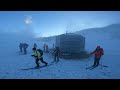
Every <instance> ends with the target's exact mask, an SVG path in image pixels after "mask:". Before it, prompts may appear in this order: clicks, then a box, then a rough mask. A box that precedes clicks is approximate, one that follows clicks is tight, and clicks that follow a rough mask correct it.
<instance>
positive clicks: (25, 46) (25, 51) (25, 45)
mask: <svg viewBox="0 0 120 90" xmlns="http://www.w3.org/2000/svg"><path fill="white" fill-rule="evenodd" d="M28 46H29V45H28V44H26V43H23V50H24V54H26V53H27V48H28Z"/></svg>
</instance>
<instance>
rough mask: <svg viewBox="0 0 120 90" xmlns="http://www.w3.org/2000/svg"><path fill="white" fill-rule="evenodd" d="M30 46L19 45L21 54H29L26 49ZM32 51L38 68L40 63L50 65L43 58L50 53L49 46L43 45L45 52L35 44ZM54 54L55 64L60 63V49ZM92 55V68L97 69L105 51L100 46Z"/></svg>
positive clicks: (55, 49)
mask: <svg viewBox="0 0 120 90" xmlns="http://www.w3.org/2000/svg"><path fill="white" fill-rule="evenodd" d="M28 46H29V45H28V44H26V43H20V44H19V48H20V52H22V51H24V54H26V53H27V50H26V49H27V48H28ZM22 48H23V50H22ZM53 48H54V47H53ZM32 50H33V53H34V54H33V55H31V56H32V57H34V58H35V63H36V68H37V67H40V66H39V63H38V62H39V61H41V62H42V63H44V64H45V65H48V63H47V62H45V61H44V59H43V57H42V55H43V52H45V53H49V51H48V45H47V44H46V43H45V44H44V45H43V51H42V50H41V49H37V44H36V43H34V45H33V48H32ZM53 54H54V61H53V62H56V63H58V62H59V56H60V49H59V47H55V48H54V51H53ZM92 54H94V63H93V65H92V66H91V67H97V66H98V65H99V64H100V63H99V62H100V59H101V57H102V56H103V55H104V50H103V48H101V47H100V46H97V47H96V49H95V50H94V51H93V52H91V53H90V54H89V55H92Z"/></svg>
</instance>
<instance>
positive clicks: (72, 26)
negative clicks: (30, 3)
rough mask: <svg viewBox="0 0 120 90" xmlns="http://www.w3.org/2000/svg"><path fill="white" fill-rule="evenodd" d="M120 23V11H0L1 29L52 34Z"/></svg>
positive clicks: (42, 34) (39, 34)
mask: <svg viewBox="0 0 120 90" xmlns="http://www.w3.org/2000/svg"><path fill="white" fill-rule="evenodd" d="M113 23H120V11H0V30H1V31H8V32H17V31H22V30H25V29H28V30H29V31H30V30H31V31H32V32H34V33H35V35H36V36H52V35H58V34H62V33H65V32H66V31H68V32H73V31H78V30H82V29H87V28H94V27H104V26H107V25H110V24H113Z"/></svg>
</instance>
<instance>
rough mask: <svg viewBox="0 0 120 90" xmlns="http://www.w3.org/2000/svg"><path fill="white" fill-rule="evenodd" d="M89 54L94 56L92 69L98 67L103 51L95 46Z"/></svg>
mask: <svg viewBox="0 0 120 90" xmlns="http://www.w3.org/2000/svg"><path fill="white" fill-rule="evenodd" d="M90 54H94V64H93V66H92V67H94V66H95V67H96V66H98V65H99V61H100V59H101V57H102V55H104V50H103V48H101V47H100V46H97V48H96V49H95V50H94V51H93V52H92V53H90Z"/></svg>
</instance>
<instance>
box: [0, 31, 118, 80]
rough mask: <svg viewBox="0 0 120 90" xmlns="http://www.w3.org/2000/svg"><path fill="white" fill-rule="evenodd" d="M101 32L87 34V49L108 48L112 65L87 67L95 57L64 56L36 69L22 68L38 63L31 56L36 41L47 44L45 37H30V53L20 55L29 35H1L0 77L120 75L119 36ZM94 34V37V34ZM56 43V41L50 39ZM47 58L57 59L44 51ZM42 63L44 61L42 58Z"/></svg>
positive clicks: (107, 61) (105, 59) (106, 61)
mask: <svg viewBox="0 0 120 90" xmlns="http://www.w3.org/2000/svg"><path fill="white" fill-rule="evenodd" d="M96 34H97V33H91V34H90V33H89V34H87V35H86V37H87V38H86V50H88V51H92V50H94V49H95V47H96V45H98V44H99V45H101V46H102V47H103V48H104V49H105V55H104V56H103V58H102V59H101V60H102V64H103V65H107V66H109V67H103V68H101V66H99V67H97V68H95V69H93V70H86V69H85V68H86V67H89V66H91V65H92V64H93V57H91V58H89V59H83V60H65V59H60V62H58V63H57V64H53V65H51V66H48V67H44V68H41V69H34V70H20V69H22V68H29V67H34V66H35V60H34V58H33V57H31V54H32V53H33V52H32V50H31V48H32V46H33V44H34V42H36V43H37V45H38V47H39V48H43V44H44V43H45V42H43V41H37V40H35V39H32V38H29V39H28V38H27V39H26V42H27V43H28V44H29V45H30V46H29V47H28V49H27V50H28V54H27V55H18V53H16V52H18V51H19V47H18V45H19V43H20V42H22V41H24V39H25V38H22V37H21V38H19V37H18V36H14V35H11V34H8V35H7V34H2V35H0V37H1V40H0V47H1V50H0V51H1V52H0V78H1V79H120V70H119V68H120V57H119V55H120V53H119V52H120V48H119V46H120V43H119V42H118V41H119V40H116V39H115V40H114V39H110V38H109V35H108V36H107V35H103V38H99V35H98V34H97V36H96ZM90 37H93V38H90ZM47 43H48V44H49V46H50V47H52V43H53V41H52V42H47ZM43 58H44V60H45V61H47V62H48V63H50V62H52V61H53V58H54V57H53V56H52V55H51V54H50V53H44V55H43ZM40 65H43V64H42V63H41V62H40Z"/></svg>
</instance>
